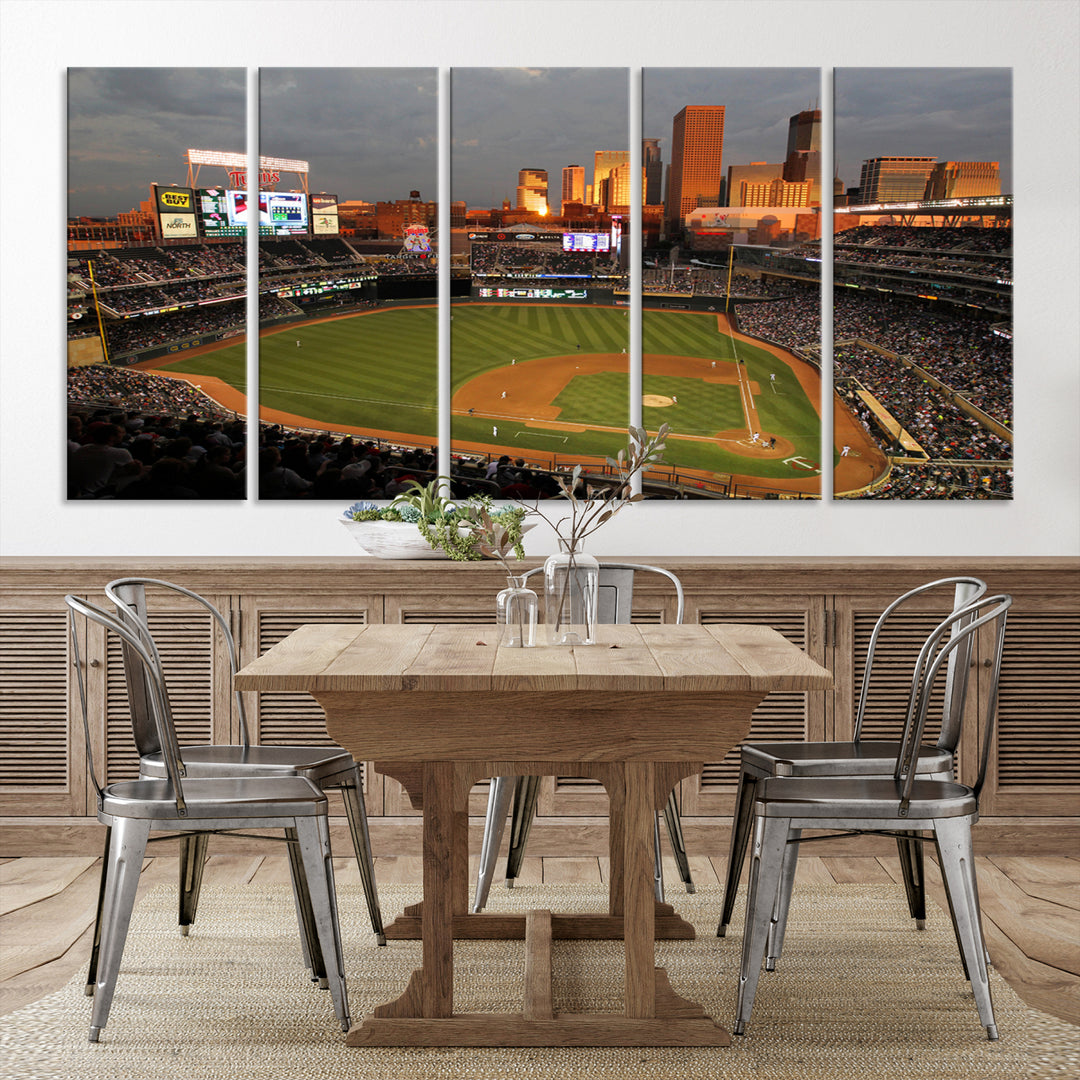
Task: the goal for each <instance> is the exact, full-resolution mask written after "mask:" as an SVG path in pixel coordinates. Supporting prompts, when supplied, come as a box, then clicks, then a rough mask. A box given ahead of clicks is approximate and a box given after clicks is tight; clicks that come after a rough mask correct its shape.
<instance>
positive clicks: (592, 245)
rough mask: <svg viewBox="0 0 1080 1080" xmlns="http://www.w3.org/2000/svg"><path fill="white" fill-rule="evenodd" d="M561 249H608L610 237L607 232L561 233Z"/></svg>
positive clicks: (609, 247)
mask: <svg viewBox="0 0 1080 1080" xmlns="http://www.w3.org/2000/svg"><path fill="white" fill-rule="evenodd" d="M562 246H563V251H610V250H611V237H610V236H609V235H608V234H607V233H595V232H588V233H563V238H562Z"/></svg>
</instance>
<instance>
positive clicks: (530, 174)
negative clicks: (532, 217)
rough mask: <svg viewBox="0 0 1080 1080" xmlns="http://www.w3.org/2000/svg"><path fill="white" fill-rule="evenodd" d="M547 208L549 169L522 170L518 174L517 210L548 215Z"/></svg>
mask: <svg viewBox="0 0 1080 1080" xmlns="http://www.w3.org/2000/svg"><path fill="white" fill-rule="evenodd" d="M547 208H548V174H547V169H522V170H521V171H520V172H519V173H518V186H517V209H518V210H532V211H534V212H535V213H538V214H546V213H547Z"/></svg>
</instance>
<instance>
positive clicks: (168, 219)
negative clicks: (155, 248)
mask: <svg viewBox="0 0 1080 1080" xmlns="http://www.w3.org/2000/svg"><path fill="white" fill-rule="evenodd" d="M158 220H159V222H160V223H161V238H162V240H171V239H172V238H173V237H176V236H198V235H199V229H198V226H197V225H196V222H195V215H194V214H162V215H161V216H160V217H159V218H158Z"/></svg>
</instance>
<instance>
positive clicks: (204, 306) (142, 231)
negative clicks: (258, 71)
mask: <svg viewBox="0 0 1080 1080" xmlns="http://www.w3.org/2000/svg"><path fill="white" fill-rule="evenodd" d="M245 82H246V72H245V71H244V69H242V68H71V69H70V70H69V71H68V245H67V246H68V253H67V414H68V457H67V461H68V468H67V497H68V498H69V499H102V498H107V499H153V500H161V499H225V500H235V499H243V498H244V497H245V485H244V479H243V469H244V445H245V438H246V416H245V413H246V403H245V393H244V374H245V366H244V352H245V334H246V322H245V319H246V308H247V301H246V294H247V286H246V276H245V262H246V256H245V252H244V230H243V226H242V224H241V223H236V224H234V223H230V222H229V220H228V214H229V213H232V214H233V215H234V221H235V215H236V213H237V212H238V208H237V204H236V203H235V202H229V197H230V196H237V195H240V196H242V195H243V194H244V192H243V191H242V190H241V191H239V192H237V191H236V190H232V191H230V190H229V185H228V184H227V183H226V178H225V176H224V175H222V173H221V167H220V165H218V164H214V163H215V162H217V161H218V160H219V159H221V158H222V157H223V155H221V154H220V153H219V152H218V151H217V150H213V151H210V150H206V149H200V148H206V147H222V146H225V147H231V148H232V150H233V153H232V155H231V158H233V159H235V160H239V161H241V162H245V161H246V151H245V142H246V140H245V126H246V121H245V111H246V103H247V93H246V90H245ZM206 169H209V170H211V171H214V172H216V173H217V175H216V176H215V177H214V179H213V181H212V182H211V181H210V180H207V179H206V177H205V174H204V172H203V170H206ZM185 170H186V175H185ZM178 178H183V182H182V183H180V182H172V181H173V180H177V179H178ZM166 180H168V181H169V182H166ZM204 187H206V188H209V189H210V190H209V191H207V190H201V188H204ZM238 187H239V188H241V189H242V188H243V184H242V182H241V183H239V184H236V183H233V184H232V185H231V188H232V189H236V188H238ZM193 361H197V362H194V363H193Z"/></svg>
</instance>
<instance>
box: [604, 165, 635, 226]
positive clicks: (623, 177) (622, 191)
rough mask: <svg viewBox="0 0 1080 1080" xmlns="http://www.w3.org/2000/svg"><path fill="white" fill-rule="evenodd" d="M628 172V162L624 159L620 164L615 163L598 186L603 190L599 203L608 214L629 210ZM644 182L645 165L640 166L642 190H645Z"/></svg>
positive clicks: (622, 212) (629, 167)
mask: <svg viewBox="0 0 1080 1080" xmlns="http://www.w3.org/2000/svg"><path fill="white" fill-rule="evenodd" d="M630 174H631V165H630V162H629V161H624V162H623V163H622V164H621V165H617V166H616V167H615V168H614V169H612V170H611V172H610V173H609V174H608V176H607V179H606V180H603V181H602V182H601V185H600V186H601V188H602V189H603V190H602V197H601V202H600V205H601V206H602V207H603V208H604V210H606V211H607V212H608V213H609V214H612V213H621V214H627V213H629V212H630V202H631V196H630ZM645 183H646V171H645V167H644V166H642V169H641V185H642V191H644V190H645ZM616 208H617V209H616Z"/></svg>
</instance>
